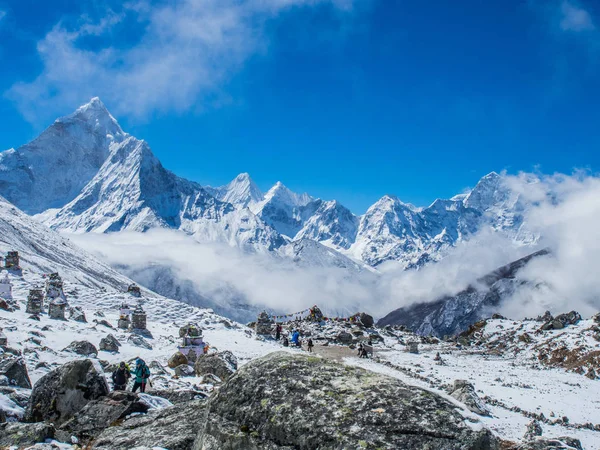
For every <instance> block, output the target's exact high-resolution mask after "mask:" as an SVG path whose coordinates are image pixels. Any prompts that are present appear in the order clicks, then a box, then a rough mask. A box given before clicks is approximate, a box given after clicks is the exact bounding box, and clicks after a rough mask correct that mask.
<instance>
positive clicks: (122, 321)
mask: <svg viewBox="0 0 600 450" xmlns="http://www.w3.org/2000/svg"><path fill="white" fill-rule="evenodd" d="M130 315H131V308H130V307H129V305H128V304H127V303H122V304H121V307H120V308H119V322H117V327H118V328H120V329H121V330H128V329H129V327H130V326H131V319H130V318H129V316H130Z"/></svg>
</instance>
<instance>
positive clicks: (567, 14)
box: [560, 1, 596, 32]
mask: <svg viewBox="0 0 600 450" xmlns="http://www.w3.org/2000/svg"><path fill="white" fill-rule="evenodd" d="M560 28H561V29H562V30H564V31H577V32H578V31H590V30H594V29H596V26H595V25H594V22H593V20H592V16H591V15H590V13H589V12H587V11H586V10H585V9H583V8H582V7H580V6H578V5H576V4H574V3H571V2H568V1H564V2H563V3H562V5H561V20H560Z"/></svg>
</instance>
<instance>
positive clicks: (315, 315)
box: [308, 305, 324, 322]
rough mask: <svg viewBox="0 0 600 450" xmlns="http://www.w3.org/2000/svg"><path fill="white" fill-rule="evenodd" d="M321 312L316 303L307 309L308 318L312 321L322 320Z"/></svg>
mask: <svg viewBox="0 0 600 450" xmlns="http://www.w3.org/2000/svg"><path fill="white" fill-rule="evenodd" d="M323 317H324V316H323V312H322V311H321V308H319V307H318V306H317V305H315V306H313V307H312V308H310V311H309V316H308V318H309V319H310V320H311V321H313V322H320V321H322V320H323Z"/></svg>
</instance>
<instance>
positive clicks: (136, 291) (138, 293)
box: [127, 283, 142, 298]
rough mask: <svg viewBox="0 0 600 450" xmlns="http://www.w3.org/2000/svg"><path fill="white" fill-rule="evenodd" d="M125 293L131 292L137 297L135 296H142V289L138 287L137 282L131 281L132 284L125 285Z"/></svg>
mask: <svg viewBox="0 0 600 450" xmlns="http://www.w3.org/2000/svg"><path fill="white" fill-rule="evenodd" d="M127 293H128V294H131V295H132V296H133V297H137V298H140V297H141V296H142V290H141V289H140V287H139V286H138V285H137V284H135V283H133V284H130V285H129V286H128V287H127Z"/></svg>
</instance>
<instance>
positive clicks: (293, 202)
mask: <svg viewBox="0 0 600 450" xmlns="http://www.w3.org/2000/svg"><path fill="white" fill-rule="evenodd" d="M312 200H313V198H312V197H311V196H310V195H308V194H307V193H303V194H296V193H295V192H292V191H290V190H289V189H288V188H287V187H286V186H285V185H284V184H283V183H282V182H281V181H278V182H277V183H275V185H273V187H272V188H271V189H269V191H268V192H267V193H266V194H265V201H271V202H272V201H277V202H278V203H280V204H284V205H289V206H305V205H307V204H308V203H310V202H311V201H312Z"/></svg>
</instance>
